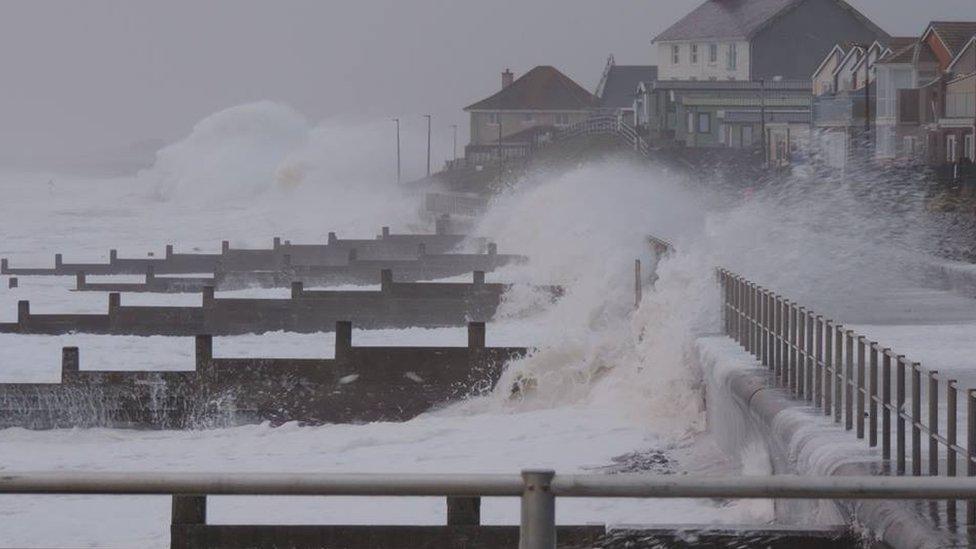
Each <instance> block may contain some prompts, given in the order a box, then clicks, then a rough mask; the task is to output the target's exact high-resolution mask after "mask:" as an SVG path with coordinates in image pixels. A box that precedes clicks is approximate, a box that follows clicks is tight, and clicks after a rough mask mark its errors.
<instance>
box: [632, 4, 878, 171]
mask: <svg viewBox="0 0 976 549" xmlns="http://www.w3.org/2000/svg"><path fill="white" fill-rule="evenodd" d="M811 29H816V32H811ZM887 39H888V35H887V33H885V32H884V31H883V30H881V29H880V28H878V27H877V26H876V25H875V24H874V23H872V22H871V21H870V20H868V19H867V18H866V17H864V16H863V15H862V14H860V13H859V12H858V11H857V10H855V9H853V8H851V7H850V6H849V5H848V4H847V3H846V2H844V1H843V0H706V1H705V2H703V3H702V4H700V5H699V6H698V7H697V8H696V9H695V10H693V11H692V12H691V13H689V14H688V15H686V16H685V17H683V18H682V19H681V20H679V21H678V22H677V23H675V24H674V25H672V26H671V27H669V28H668V29H667V30H665V31H664V32H662V33H661V34H659V35H658V36H657V37H655V38H654V40H653V44H654V46H655V47H656V48H657V55H658V75H657V81H656V82H649V83H644V85H642V86H641V88H640V90H641V93H640V94H639V102H640V106H641V107H642V109H639V110H638V112H637V113H636V115H637V120H638V129H639V130H641V131H642V132H643V133H644V134H646V135H647V136H648V138H649V139H651V140H652V142H655V144H657V145H659V146H666V145H678V146H686V147H709V148H716V147H717V148H728V149H739V148H754V149H757V150H759V151H764V152H763V153H762V154H761V155H759V157H760V158H762V159H763V161H764V162H765V163H766V164H767V165H770V166H773V165H781V164H788V163H789V162H790V160H791V159H792V157H793V152H794V151H795V150H796V148H797V146H798V144H799V143H802V142H803V141H805V140H806V139H807V138H808V137H809V134H810V125H811V124H810V123H811V104H812V100H811V98H812V89H813V86H814V85H815V82H816V85H817V86H819V87H823V88H826V87H828V86H829V87H830V89H832V90H833V89H836V86H837V84H836V82H835V81H834V79H833V74H834V72H835V71H840V72H843V67H847V66H848V65H849V64H850V65H853V64H856V63H857V61H860V55H859V54H858V53H857V52H854V53H852V52H853V48H851V47H844V46H840V47H838V44H845V43H856V42H860V43H864V44H873V43H875V42H876V41H879V40H880V41H884V40H887ZM866 48H867V46H865V47H864V49H866ZM828 69H829V71H830V73H831V77H830V79H823V78H820V79H817V80H816V81H813V80H811V78H810V76H811V75H812V74H814V73H815V72H818V71H819V72H820V73H823V72H825V71H827V70H828ZM845 85H848V84H845Z"/></svg>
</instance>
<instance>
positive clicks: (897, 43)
mask: <svg viewBox="0 0 976 549" xmlns="http://www.w3.org/2000/svg"><path fill="white" fill-rule="evenodd" d="M917 47H918V38H917V37H911V36H900V37H897V38H892V39H891V41H890V42H889V43H888V48H889V49H890V50H891V52H890V53H888V54H886V55H885V56H884V57H882V58H881V59H879V60H878V63H880V64H882V65H887V64H895V63H902V64H904V63H911V62H912V60H913V59H914V58H915V48H917Z"/></svg>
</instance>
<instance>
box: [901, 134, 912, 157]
mask: <svg viewBox="0 0 976 549" xmlns="http://www.w3.org/2000/svg"><path fill="white" fill-rule="evenodd" d="M902 141H903V143H904V148H905V155H906V156H915V138H914V137H912V136H907V137H905V138H904V139H903V140H902Z"/></svg>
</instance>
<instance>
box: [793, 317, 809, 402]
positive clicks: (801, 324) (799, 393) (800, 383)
mask: <svg viewBox="0 0 976 549" xmlns="http://www.w3.org/2000/svg"><path fill="white" fill-rule="evenodd" d="M794 318H796V321H797V323H796V397H797V398H799V399H801V400H802V399H803V398H805V397H806V394H807V386H806V379H807V368H806V365H807V358H806V356H807V348H806V344H805V342H804V338H805V337H806V334H807V311H806V309H804V308H803V307H799V308H797V310H796V316H795V317H794Z"/></svg>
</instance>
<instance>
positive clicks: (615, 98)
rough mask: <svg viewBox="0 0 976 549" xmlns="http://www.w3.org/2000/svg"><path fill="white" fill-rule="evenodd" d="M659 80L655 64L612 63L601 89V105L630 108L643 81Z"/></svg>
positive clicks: (611, 107) (612, 107)
mask: <svg viewBox="0 0 976 549" xmlns="http://www.w3.org/2000/svg"><path fill="white" fill-rule="evenodd" d="M654 80H657V67H656V66H655V65H612V66H610V68H609V71H608V72H607V78H606V82H604V84H603V89H602V90H600V106H601V107H606V108H610V109H622V108H623V109H626V108H630V107H631V106H632V105H633V103H634V96H635V95H636V94H637V86H638V85H639V84H640V83H641V82H653V81H654Z"/></svg>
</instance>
